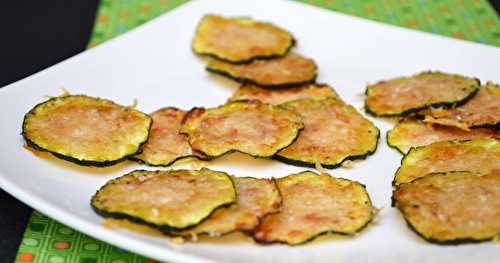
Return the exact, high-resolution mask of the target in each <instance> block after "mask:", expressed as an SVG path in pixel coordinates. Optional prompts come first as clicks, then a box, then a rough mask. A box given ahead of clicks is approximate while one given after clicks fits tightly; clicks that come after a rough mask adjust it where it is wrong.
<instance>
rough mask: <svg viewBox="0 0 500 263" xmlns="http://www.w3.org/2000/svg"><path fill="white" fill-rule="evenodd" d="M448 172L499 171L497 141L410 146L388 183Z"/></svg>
mask: <svg viewBox="0 0 500 263" xmlns="http://www.w3.org/2000/svg"><path fill="white" fill-rule="evenodd" d="M451 171H470V172H476V173H482V174H489V173H491V172H493V171H500V140H499V139H475V140H470V141H445V142H436V143H433V144H429V145H427V146H420V147H416V148H411V149H410V151H409V152H408V154H406V155H405V157H404V158H403V160H401V166H400V167H399V168H398V170H397V171H396V175H395V176H394V181H393V182H392V183H393V184H394V185H400V184H402V183H408V182H411V181H413V180H415V179H417V178H420V177H423V176H425V175H426V174H430V173H444V172H451Z"/></svg>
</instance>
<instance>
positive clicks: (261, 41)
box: [192, 15, 294, 63]
mask: <svg viewBox="0 0 500 263" xmlns="http://www.w3.org/2000/svg"><path fill="white" fill-rule="evenodd" d="M293 44H294V40H293V36H292V34H290V33H289V32H287V31H285V30H284V29H281V28H279V27H277V26H275V25H273V24H270V23H264V22H259V21H254V20H252V19H250V18H248V17H246V18H245V17H235V18H228V17H222V16H218V15H205V16H204V17H203V18H202V19H201V21H200V23H199V24H198V27H197V29H196V35H195V36H194V39H193V44H192V45H193V46H192V47H193V51H194V52H195V53H197V54H200V55H209V56H212V57H215V58H218V59H221V60H225V61H229V62H232V63H245V62H249V61H251V60H253V59H257V58H273V57H280V56H284V55H285V54H286V53H288V50H289V49H290V48H291V47H292V46H293Z"/></svg>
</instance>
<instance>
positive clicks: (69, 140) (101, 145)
mask: <svg viewBox="0 0 500 263" xmlns="http://www.w3.org/2000/svg"><path fill="white" fill-rule="evenodd" d="M151 122H152V121H151V118H150V117H149V116H148V115H146V114H144V113H142V112H140V111H137V110H134V109H132V108H130V107H125V106H121V105H118V104H115V103H114V102H112V101H110V100H106V99H101V98H94V97H89V96H85V95H66V96H60V97H54V98H51V99H49V100H47V101H45V102H43V103H40V104H38V105H36V106H35V107H34V108H33V109H31V110H30V111H29V112H28V113H26V115H25V116H24V122H23V127H22V136H23V137H24V139H25V140H26V143H27V145H28V146H30V147H32V148H35V149H37V150H41V151H47V152H50V153H52V154H53V155H54V156H56V157H59V158H61V159H64V160H67V161H70V162H73V163H76V164H79V165H88V166H98V167H100V166H110V165H113V164H115V163H118V162H120V161H123V160H125V159H127V158H128V157H129V156H131V155H134V154H136V153H137V152H138V151H139V150H140V146H141V145H142V144H143V143H144V142H145V141H146V140H147V139H148V136H149V129H150V127H151Z"/></svg>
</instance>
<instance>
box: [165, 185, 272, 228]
mask: <svg viewBox="0 0 500 263" xmlns="http://www.w3.org/2000/svg"><path fill="white" fill-rule="evenodd" d="M233 180H234V184H235V187H236V193H237V201H236V204H233V205H231V206H230V207H227V208H226V207H224V208H219V209H217V211H215V212H214V213H213V214H212V215H211V216H210V217H209V218H207V219H206V220H205V221H203V222H202V223H200V224H199V225H197V226H195V227H194V228H190V229H188V230H184V231H182V232H180V233H175V235H182V236H186V237H191V236H193V235H199V234H208V235H210V236H220V235H223V234H227V233H231V232H234V231H244V232H250V231H252V230H253V229H254V228H255V227H256V226H257V225H258V223H259V220H260V219H261V218H262V217H263V216H265V215H267V214H271V213H276V212H278V211H279V209H280V207H281V196H280V194H279V191H278V188H277V187H276V184H275V182H274V179H257V178H252V177H234V178H233Z"/></svg>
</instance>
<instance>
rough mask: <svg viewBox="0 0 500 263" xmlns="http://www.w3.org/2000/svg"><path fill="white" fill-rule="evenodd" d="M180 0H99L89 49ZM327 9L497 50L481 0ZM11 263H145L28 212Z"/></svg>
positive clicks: (352, 2)
mask: <svg viewBox="0 0 500 263" xmlns="http://www.w3.org/2000/svg"><path fill="white" fill-rule="evenodd" d="M185 2H187V1H186V0H142V1H139V0H102V1H101V4H100V7H99V11H98V13H97V16H96V21H95V25H94V30H93V33H92V36H91V39H90V42H89V47H93V46H96V45H98V44H100V43H102V42H104V41H106V40H109V39H111V38H113V37H115V36H117V35H120V34H122V33H124V32H126V31H128V30H130V29H132V28H134V27H136V26H139V25H141V24H143V23H144V22H146V21H148V20H150V19H152V18H154V17H156V16H158V15H160V14H162V13H164V12H166V11H168V10H171V9H173V8H175V7H177V6H178V5H180V4H183V3H185ZM301 2H306V3H309V4H312V5H316V6H320V7H324V8H327V9H330V10H334V11H338V12H342V13H347V14H351V15H355V16H359V17H364V18H368V19H372V20H376V21H381V22H384V23H389V24H394V25H398V26H402V27H408V28H413V29H416V30H422V31H427V32H432V33H436V34H440V35H445V36H450V37H455V38H461V39H466V40H470V41H475V42H480V43H485V44H489V45H494V46H500V20H499V18H498V15H497V14H496V13H495V10H494V9H493V8H492V7H491V6H490V5H489V3H488V2H487V1H485V0H310V1H301ZM214 3H215V2H214ZM16 262H40V263H41V262H44V263H45V262H49V263H69V262H71V263H73V262H78V263H96V262H106V263H135V262H142V263H151V262H155V261H153V260H150V259H147V258H144V257H142V256H139V255H135V254H132V253H130V252H126V251H123V250H121V249H119V248H116V247H114V246H111V245H108V244H106V243H104V242H101V241H99V240H96V239H94V238H91V237H89V236H87V235H85V234H82V233H79V232H77V231H75V230H73V229H71V228H69V227H66V226H64V225H62V224H60V223H58V222H56V221H54V220H52V219H50V218H48V217H46V216H44V215H42V214H41V213H39V212H33V214H32V216H31V219H30V221H29V223H28V226H27V228H26V231H25V233H24V237H23V240H22V242H21V245H20V247H19V251H18V253H17V257H16Z"/></svg>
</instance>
